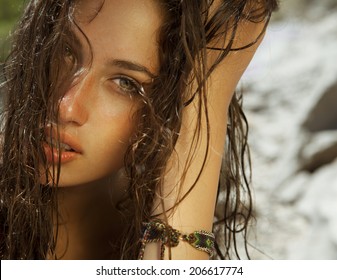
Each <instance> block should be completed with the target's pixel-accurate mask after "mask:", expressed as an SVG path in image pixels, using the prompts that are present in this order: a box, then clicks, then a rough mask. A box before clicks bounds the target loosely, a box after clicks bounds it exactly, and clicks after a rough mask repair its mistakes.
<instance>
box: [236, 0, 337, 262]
mask: <svg viewBox="0 0 337 280" xmlns="http://www.w3.org/2000/svg"><path fill="white" fill-rule="evenodd" d="M241 87H242V88H243V92H244V107H245V110H246V112H247V117H248V120H249V122H250V144H251V152H252V160H253V187H254V196H255V203H256V218H257V222H256V225H255V226H254V228H253V231H252V234H251V235H250V243H251V257H252V258H253V259H337V0H320V1H314V0H312V1H309V0H296V1H294V0H284V1H282V2H281V10H280V12H279V13H278V14H276V15H275V17H274V19H273V21H272V23H271V24H270V26H269V30H268V33H267V35H266V37H265V40H264V42H263V43H262V45H261V47H260V49H259V50H258V52H257V54H256V56H255V58H254V60H253V62H252V64H251V65H250V67H249V69H248V70H247V72H246V74H245V76H244V77H243V79H242V82H241Z"/></svg>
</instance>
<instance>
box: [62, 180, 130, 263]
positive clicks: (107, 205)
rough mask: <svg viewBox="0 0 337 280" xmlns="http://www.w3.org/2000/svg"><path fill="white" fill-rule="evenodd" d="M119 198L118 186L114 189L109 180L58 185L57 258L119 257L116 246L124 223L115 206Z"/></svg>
mask: <svg viewBox="0 0 337 280" xmlns="http://www.w3.org/2000/svg"><path fill="white" fill-rule="evenodd" d="M115 186H116V185H115ZM119 189H120V188H119ZM120 197H121V194H120V192H119V191H117V186H116V187H115V188H114V187H113V186H112V185H111V181H110V180H109V181H108V180H106V181H103V180H101V181H100V182H95V183H92V184H88V185H86V186H78V187H74V188H67V187H65V188H62V187H60V188H59V189H58V226H57V227H55V234H56V250H55V253H56V258H57V259H107V258H115V259H116V258H117V259H118V258H119V252H118V250H117V249H116V248H117V245H118V244H119V241H120V238H121V236H122V232H123V229H124V227H123V224H125V222H123V218H122V215H121V214H120V213H119V212H118V210H117V209H116V203H117V202H118V199H119V198H120Z"/></svg>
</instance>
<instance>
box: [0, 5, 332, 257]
mask: <svg viewBox="0 0 337 280" xmlns="http://www.w3.org/2000/svg"><path fill="white" fill-rule="evenodd" d="M7 2H8V3H7ZM14 2H20V1H12V0H10V1H9V0H0V4H1V5H0V9H1V13H0V15H1V19H2V20H1V21H0V23H1V24H0V43H1V44H0V45H1V52H0V58H1V57H2V58H3V57H4V55H3V54H4V53H3V52H4V51H3V43H2V42H1V41H3V40H4V39H5V38H6V37H7V35H6V34H7V32H8V30H9V29H10V26H12V24H13V23H14V22H15V16H11V15H12V14H14V15H15V14H17V13H18V11H19V8H15V6H14ZM6 7H7V8H6ZM4 8H6V10H8V9H9V8H13V10H14V12H11V13H9V11H7V14H6V13H4V12H5V9H4ZM5 15H7V16H6V17H5ZM5 19H6V20H5ZM1 61H2V59H0V62H1ZM0 64H1V63H0ZM240 86H241V87H242V88H243V91H244V96H245V99H244V104H245V110H246V112H247V116H248V119H249V122H250V144H251V150H252V160H253V187H254V196H255V204H256V218H257V222H256V225H255V226H254V227H253V230H252V231H251V235H250V252H251V257H252V258H253V259H337V160H336V157H337V0H320V1H315V0H283V1H281V10H280V12H278V13H277V14H275V16H274V18H273V22H272V23H271V24H270V27H269V30H268V33H267V34H266V37H265V40H264V42H263V43H262V45H261V47H260V48H259V50H258V53H257V54H256V56H255V58H254V60H253V62H252V64H251V65H250V67H249V69H248V70H247V72H246V74H245V76H244V77H243V79H242V82H241V85H240Z"/></svg>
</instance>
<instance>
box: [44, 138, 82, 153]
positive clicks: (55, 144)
mask: <svg viewBox="0 0 337 280" xmlns="http://www.w3.org/2000/svg"><path fill="white" fill-rule="evenodd" d="M46 142H47V144H48V145H49V146H50V147H51V148H52V149H56V150H58V151H60V152H74V153H76V152H77V151H76V150H75V149H73V148H72V147H71V146H70V145H68V144H66V143H62V142H59V143H58V141H56V140H55V139H54V138H49V139H47V140H46Z"/></svg>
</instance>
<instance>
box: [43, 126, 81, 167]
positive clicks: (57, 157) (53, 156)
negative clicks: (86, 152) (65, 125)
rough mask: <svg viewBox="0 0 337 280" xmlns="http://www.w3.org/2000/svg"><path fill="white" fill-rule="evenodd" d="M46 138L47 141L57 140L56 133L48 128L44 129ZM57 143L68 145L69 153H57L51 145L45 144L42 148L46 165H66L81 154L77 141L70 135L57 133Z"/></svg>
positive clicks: (62, 151)
mask: <svg viewBox="0 0 337 280" xmlns="http://www.w3.org/2000/svg"><path fill="white" fill-rule="evenodd" d="M55 136H56V137H55ZM46 137H47V139H50V140H55V141H56V139H58V137H57V131H56V130H54V129H51V128H50V127H49V128H46ZM59 141H60V143H63V144H66V145H68V146H69V147H70V148H71V151H66V150H61V151H59V150H58V149H57V148H56V147H54V146H52V144H50V143H48V142H45V143H44V144H43V148H44V152H45V155H46V159H47V162H48V163H52V162H60V163H61V164H62V163H67V162H70V161H72V160H74V159H76V158H77V157H78V156H79V155H81V154H82V153H83V150H82V147H81V145H80V144H79V142H78V140H77V139H76V138H75V137H74V136H72V135H71V134H68V133H65V132H62V131H59Z"/></svg>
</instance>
